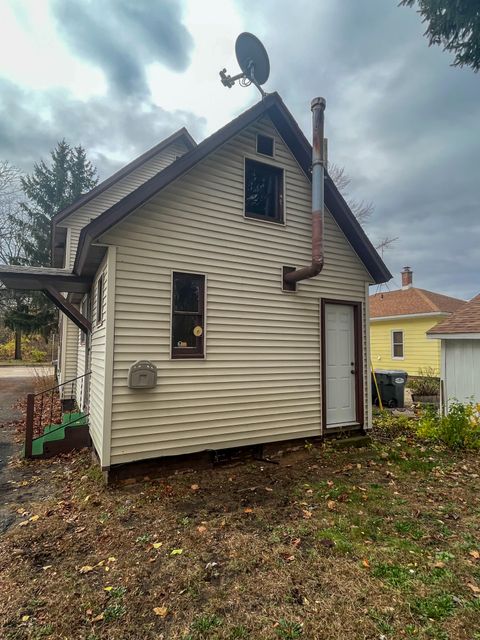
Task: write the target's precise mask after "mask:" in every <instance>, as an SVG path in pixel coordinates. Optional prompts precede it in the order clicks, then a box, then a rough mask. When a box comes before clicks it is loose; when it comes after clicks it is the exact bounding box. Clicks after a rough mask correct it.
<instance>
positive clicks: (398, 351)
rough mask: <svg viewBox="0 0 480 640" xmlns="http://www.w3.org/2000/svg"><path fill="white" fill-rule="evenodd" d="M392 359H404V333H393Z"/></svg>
mask: <svg viewBox="0 0 480 640" xmlns="http://www.w3.org/2000/svg"><path fill="white" fill-rule="evenodd" d="M392 358H403V331H392Z"/></svg>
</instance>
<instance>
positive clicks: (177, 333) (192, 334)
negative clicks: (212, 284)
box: [172, 272, 205, 358]
mask: <svg viewBox="0 0 480 640" xmlns="http://www.w3.org/2000/svg"><path fill="white" fill-rule="evenodd" d="M204 318H205V276H202V275H198V274H195V273H178V272H174V273H173V288H172V358H203V356H204V338H205V326H204Z"/></svg>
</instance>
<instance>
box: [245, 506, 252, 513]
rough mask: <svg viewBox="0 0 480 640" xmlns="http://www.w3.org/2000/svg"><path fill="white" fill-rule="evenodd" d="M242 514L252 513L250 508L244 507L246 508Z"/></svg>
mask: <svg viewBox="0 0 480 640" xmlns="http://www.w3.org/2000/svg"><path fill="white" fill-rule="evenodd" d="M243 513H253V509H252V508H251V507H246V508H245V509H244V510H243Z"/></svg>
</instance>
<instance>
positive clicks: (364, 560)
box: [362, 558, 370, 569]
mask: <svg viewBox="0 0 480 640" xmlns="http://www.w3.org/2000/svg"><path fill="white" fill-rule="evenodd" d="M362 564H363V566H364V567H367V569H368V568H369V567H370V562H369V561H368V560H367V558H364V559H363V560H362Z"/></svg>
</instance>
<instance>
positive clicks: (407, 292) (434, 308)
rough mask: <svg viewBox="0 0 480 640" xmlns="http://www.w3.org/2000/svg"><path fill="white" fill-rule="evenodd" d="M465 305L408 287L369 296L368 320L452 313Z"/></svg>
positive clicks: (458, 301)
mask: <svg viewBox="0 0 480 640" xmlns="http://www.w3.org/2000/svg"><path fill="white" fill-rule="evenodd" d="M464 304H465V301H464V300H459V299H458V298H451V297H450V296H444V295H442V294H441V293H434V292H433V291H427V290H426V289H418V288H417V287H410V288H409V289H397V290H396V291H385V292H384V293H375V294H373V295H371V296H370V318H389V317H391V316H409V315H416V314H424V313H430V314H433V313H453V312H454V311H456V310H457V309H459V308H460V307H462V306H463V305H464Z"/></svg>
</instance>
